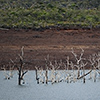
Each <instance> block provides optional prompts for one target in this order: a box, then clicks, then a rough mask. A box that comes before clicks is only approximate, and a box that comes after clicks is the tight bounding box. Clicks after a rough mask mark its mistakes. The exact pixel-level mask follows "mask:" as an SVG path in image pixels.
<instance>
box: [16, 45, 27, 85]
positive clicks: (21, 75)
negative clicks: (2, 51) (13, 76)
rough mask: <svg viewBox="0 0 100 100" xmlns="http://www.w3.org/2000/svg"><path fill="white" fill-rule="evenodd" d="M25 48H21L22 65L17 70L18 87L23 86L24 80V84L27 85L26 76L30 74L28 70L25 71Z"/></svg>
mask: <svg viewBox="0 0 100 100" xmlns="http://www.w3.org/2000/svg"><path fill="white" fill-rule="evenodd" d="M23 49H24V47H22V48H21V54H19V59H20V61H19V63H20V65H19V66H17V70H18V85H21V84H22V82H21V81H22V80H23V84H24V83H25V81H24V75H25V74H26V73H27V72H28V70H24V64H25V63H24V59H23V56H24V51H23Z"/></svg>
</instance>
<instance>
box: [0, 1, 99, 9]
mask: <svg viewBox="0 0 100 100" xmlns="http://www.w3.org/2000/svg"><path fill="white" fill-rule="evenodd" d="M36 3H37V4H42V3H44V4H48V3H51V4H55V5H57V6H62V7H67V8H77V9H93V8H97V9H99V8H100V0H0V8H2V7H24V8H29V7H31V6H33V5H34V4H36Z"/></svg>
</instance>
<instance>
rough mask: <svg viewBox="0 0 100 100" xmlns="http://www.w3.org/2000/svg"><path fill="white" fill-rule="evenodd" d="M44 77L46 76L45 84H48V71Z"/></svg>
mask: <svg viewBox="0 0 100 100" xmlns="http://www.w3.org/2000/svg"><path fill="white" fill-rule="evenodd" d="M45 75H46V84H48V70H47V69H46V73H45Z"/></svg>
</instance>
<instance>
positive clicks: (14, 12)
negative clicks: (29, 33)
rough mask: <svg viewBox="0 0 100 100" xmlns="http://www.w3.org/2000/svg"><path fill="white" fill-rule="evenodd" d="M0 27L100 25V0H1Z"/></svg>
mask: <svg viewBox="0 0 100 100" xmlns="http://www.w3.org/2000/svg"><path fill="white" fill-rule="evenodd" d="M0 27H1V28H25V29H27V28H28V29H30V28H31V29H40V28H41V29H43V28H52V27H55V28H59V27H60V28H66V29H77V28H88V29H92V28H100V0H45V1H44V0H0Z"/></svg>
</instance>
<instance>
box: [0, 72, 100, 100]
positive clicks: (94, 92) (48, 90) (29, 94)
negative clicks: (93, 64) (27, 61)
mask: <svg viewBox="0 0 100 100" xmlns="http://www.w3.org/2000/svg"><path fill="white" fill-rule="evenodd" d="M14 73H15V74H14V77H13V78H12V79H10V80H4V72H3V71H0V100H100V80H97V81H96V82H93V81H92V80H86V83H85V84H83V82H82V81H81V80H80V81H78V82H76V83H67V82H61V83H55V84H53V85H52V84H48V85H46V84H37V82H36V80H35V71H29V72H28V73H27V74H26V76H25V80H26V83H25V84H24V85H22V86H18V84H17V83H18V80H17V77H18V75H17V72H16V71H15V72H14Z"/></svg>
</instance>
